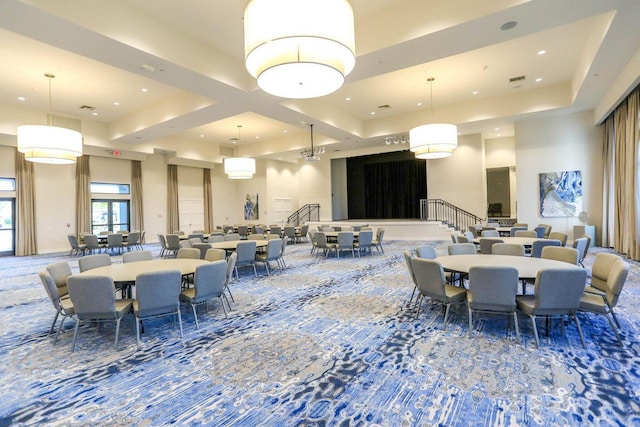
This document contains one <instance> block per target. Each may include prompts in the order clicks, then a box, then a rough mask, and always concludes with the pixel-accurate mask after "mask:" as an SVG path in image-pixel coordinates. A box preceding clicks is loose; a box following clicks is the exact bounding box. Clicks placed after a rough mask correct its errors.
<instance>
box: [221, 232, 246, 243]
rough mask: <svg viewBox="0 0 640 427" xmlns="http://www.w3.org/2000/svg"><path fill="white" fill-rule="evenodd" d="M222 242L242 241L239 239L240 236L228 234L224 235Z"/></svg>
mask: <svg viewBox="0 0 640 427" xmlns="http://www.w3.org/2000/svg"><path fill="white" fill-rule="evenodd" d="M224 240H225V241H226V242H228V241H233V240H242V239H240V235H239V234H238V233H229V234H225V235H224Z"/></svg>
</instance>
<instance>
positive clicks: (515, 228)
mask: <svg viewBox="0 0 640 427" xmlns="http://www.w3.org/2000/svg"><path fill="white" fill-rule="evenodd" d="M518 231H527V227H518V226H513V227H511V229H509V236H511V237H516V233H517V232H518ZM534 233H535V231H534Z"/></svg>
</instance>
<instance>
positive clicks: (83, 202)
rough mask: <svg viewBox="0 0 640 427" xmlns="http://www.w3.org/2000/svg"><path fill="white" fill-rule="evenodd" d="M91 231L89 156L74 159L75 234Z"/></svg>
mask: <svg viewBox="0 0 640 427" xmlns="http://www.w3.org/2000/svg"><path fill="white" fill-rule="evenodd" d="M85 232H86V233H91V232H92V230H91V172H90V171H89V156H86V155H84V156H80V157H78V159H77V160H76V234H78V235H80V234H81V233H85Z"/></svg>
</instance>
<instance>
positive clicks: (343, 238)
mask: <svg viewBox="0 0 640 427" xmlns="http://www.w3.org/2000/svg"><path fill="white" fill-rule="evenodd" d="M338 247H339V248H343V249H345V248H346V249H352V248H353V231H340V232H339V233H338Z"/></svg>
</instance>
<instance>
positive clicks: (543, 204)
mask: <svg viewBox="0 0 640 427" xmlns="http://www.w3.org/2000/svg"><path fill="white" fill-rule="evenodd" d="M581 211H582V172H581V171H564V172H549V173H541V174H540V216H541V217H543V218H552V217H573V216H578V214H579V213H580V212H581Z"/></svg>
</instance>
